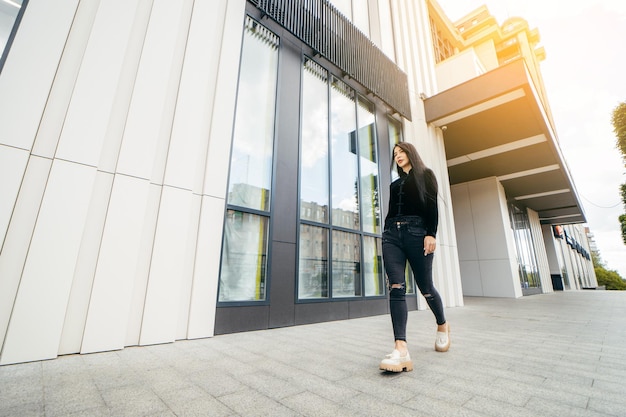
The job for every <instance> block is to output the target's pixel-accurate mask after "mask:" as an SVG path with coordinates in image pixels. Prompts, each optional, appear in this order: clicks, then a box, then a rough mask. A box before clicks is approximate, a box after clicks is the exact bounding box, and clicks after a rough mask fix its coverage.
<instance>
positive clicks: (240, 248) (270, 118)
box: [219, 17, 279, 301]
mask: <svg viewBox="0 0 626 417" xmlns="http://www.w3.org/2000/svg"><path fill="white" fill-rule="evenodd" d="M278 42H279V40H278V37H277V36H276V35H275V34H274V33H272V32H270V31H269V30H268V29H267V28H265V27H264V26H261V25H260V24H259V23H258V22H256V21H255V20H253V19H251V18H250V17H247V18H246V24H245V28H244V37H243V49H242V55H241V67H240V70H239V87H238V92H237V109H236V112H235V125H234V131H233V149H232V155H231V161H230V178H229V183H228V195H227V206H228V210H227V216H226V219H225V225H224V240H223V244H222V265H221V271H220V286H219V301H263V300H265V298H266V277H267V275H268V274H267V268H268V263H267V256H268V230H269V217H268V215H269V213H268V212H269V209H270V201H271V183H272V163H273V149H274V146H273V143H274V119H275V108H276V85H277V81H276V80H277V75H278Z"/></svg>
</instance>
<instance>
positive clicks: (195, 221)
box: [176, 194, 219, 340]
mask: <svg viewBox="0 0 626 417" xmlns="http://www.w3.org/2000/svg"><path fill="white" fill-rule="evenodd" d="M190 197H191V202H190V207H189V208H190V211H189V220H188V221H189V223H188V224H187V242H186V244H185V252H184V254H183V257H184V259H183V269H182V270H181V271H180V272H181V273H180V276H181V278H182V279H181V283H180V285H181V286H180V301H179V304H178V314H177V316H178V323H177V324H176V339H177V340H181V339H187V328H188V325H189V307H190V305H191V293H192V291H193V290H194V286H193V273H194V269H195V266H194V263H195V260H196V255H199V256H206V255H205V254H203V253H197V251H196V247H197V245H198V229H199V227H200V210H201V208H202V207H201V206H202V196H199V195H197V194H191V196H190ZM181 214H182V215H183V216H184V214H185V213H181ZM218 220H219V219H213V221H214V222H215V221H218ZM204 295H205V296H206V294H204Z"/></svg>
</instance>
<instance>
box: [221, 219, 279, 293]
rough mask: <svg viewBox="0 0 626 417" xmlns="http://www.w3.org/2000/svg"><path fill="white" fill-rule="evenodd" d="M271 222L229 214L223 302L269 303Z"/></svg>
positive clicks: (222, 291)
mask: <svg viewBox="0 0 626 417" xmlns="http://www.w3.org/2000/svg"><path fill="white" fill-rule="evenodd" d="M268 223H269V222H268V218H267V217H264V216H258V215H255V214H249V213H243V212H241V211H235V210H228V212H227V214H226V223H225V225H224V244H223V248H222V270H221V272H220V291H219V300H220V301H260V300H265V282H266V281H265V279H266V276H267V231H268Z"/></svg>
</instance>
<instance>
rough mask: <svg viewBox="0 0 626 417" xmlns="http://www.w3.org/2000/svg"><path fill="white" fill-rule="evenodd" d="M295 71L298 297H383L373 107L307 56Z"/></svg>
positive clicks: (378, 178)
mask: <svg viewBox="0 0 626 417" xmlns="http://www.w3.org/2000/svg"><path fill="white" fill-rule="evenodd" d="M302 77H303V81H302V116H301V117H302V118H301V120H302V123H301V124H300V129H301V134H300V139H301V146H300V149H301V154H300V179H299V181H300V237H299V246H298V253H299V264H298V299H300V300H306V299H324V298H347V297H363V296H381V295H384V294H385V285H384V282H385V281H384V272H383V271H384V269H383V267H382V256H381V249H382V248H381V246H382V243H381V242H382V241H381V233H382V227H381V210H380V192H379V190H380V182H379V181H380V175H379V172H380V171H379V163H380V158H379V153H378V138H377V135H376V132H377V130H376V107H375V105H374V104H372V103H371V102H369V101H367V100H366V99H365V98H364V97H361V96H359V95H358V94H357V93H356V91H355V90H354V89H353V88H352V87H350V86H349V85H348V84H346V83H345V82H343V81H342V80H340V79H339V78H337V77H334V76H332V75H329V73H328V71H327V70H326V69H324V68H323V67H322V66H320V65H319V64H317V63H315V62H313V61H312V60H311V59H310V58H308V57H305V59H304V64H303V74H302ZM329 205H330V208H331V209H330V212H329V211H328V206H329Z"/></svg>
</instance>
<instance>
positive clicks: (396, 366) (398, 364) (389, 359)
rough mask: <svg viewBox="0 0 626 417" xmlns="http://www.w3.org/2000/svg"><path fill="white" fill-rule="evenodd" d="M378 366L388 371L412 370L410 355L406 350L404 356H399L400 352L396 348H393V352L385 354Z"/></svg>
mask: <svg viewBox="0 0 626 417" xmlns="http://www.w3.org/2000/svg"><path fill="white" fill-rule="evenodd" d="M379 368H380V369H381V370H383V371H389V372H402V371H407V372H409V371H412V370H413V361H412V360H411V355H409V352H408V351H407V352H406V355H405V356H401V355H400V352H399V351H398V350H397V349H394V350H393V352H391V353H390V354H389V355H386V356H385V359H383V360H382V362H380V366H379Z"/></svg>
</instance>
